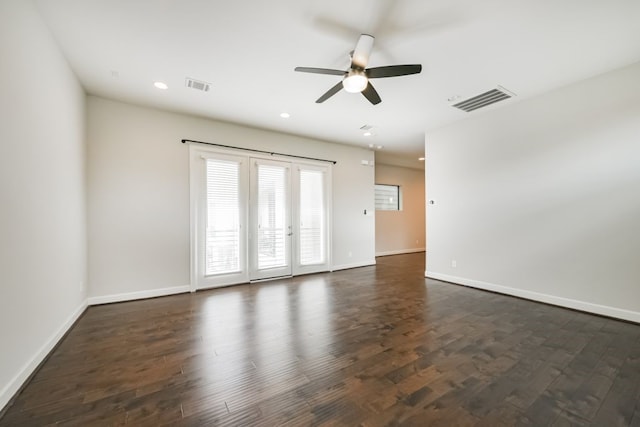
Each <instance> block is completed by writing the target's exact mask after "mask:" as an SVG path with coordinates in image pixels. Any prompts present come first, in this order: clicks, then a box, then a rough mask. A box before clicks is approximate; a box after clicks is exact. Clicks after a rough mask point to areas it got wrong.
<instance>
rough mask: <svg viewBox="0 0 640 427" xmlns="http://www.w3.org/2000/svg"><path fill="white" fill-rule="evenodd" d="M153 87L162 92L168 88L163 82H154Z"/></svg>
mask: <svg viewBox="0 0 640 427" xmlns="http://www.w3.org/2000/svg"><path fill="white" fill-rule="evenodd" d="M153 85H154V86H155V87H157V88H158V89H162V90H165V89H168V88H169V86H167V84H166V83H164V82H155V83H153Z"/></svg>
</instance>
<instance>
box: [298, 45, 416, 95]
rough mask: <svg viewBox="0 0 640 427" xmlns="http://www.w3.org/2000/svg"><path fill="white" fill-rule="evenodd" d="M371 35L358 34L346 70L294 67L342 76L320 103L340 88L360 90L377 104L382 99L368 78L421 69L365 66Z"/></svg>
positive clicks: (401, 66)
mask: <svg viewBox="0 0 640 427" xmlns="http://www.w3.org/2000/svg"><path fill="white" fill-rule="evenodd" d="M373 39H374V37H373V36H370V35H369V34H360V38H359V39H358V43H357V44H356V48H355V49H354V50H353V52H352V53H351V66H350V67H349V69H348V70H346V71H342V70H333V69H330V68H313V67H296V68H295V71H300V72H303V73H314V74H330V75H334V76H342V80H341V81H340V82H339V83H338V84H336V85H335V86H334V87H332V88H331V89H329V90H328V91H327V92H325V94H324V95H322V96H321V97H320V98H318V99H317V100H316V102H317V103H321V102H324V101H326V100H327V99H329V98H331V97H332V96H333V95H335V94H336V93H338V92H339V91H340V89H343V88H344V90H346V91H347V92H350V93H358V92H361V93H362V95H364V97H365V98H367V99H368V100H369V102H371V103H372V104H373V105H376V104H379V103H380V102H381V101H382V99H380V95H378V92H377V91H376V90H375V89H374V88H373V86H372V85H371V82H370V81H369V80H370V79H379V78H382V77H398V76H407V75H410V74H418V73H420V71H422V65H420V64H411V65H388V66H385V67H373V68H367V63H368V62H369V55H370V54H371V49H372V48H373Z"/></svg>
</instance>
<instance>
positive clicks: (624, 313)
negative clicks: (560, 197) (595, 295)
mask: <svg viewBox="0 0 640 427" xmlns="http://www.w3.org/2000/svg"><path fill="white" fill-rule="evenodd" d="M424 275H425V277H428V278H430V279H436V280H442V281H445V282H451V283H453V284H457V285H464V286H469V287H472V288H478V289H483V290H487V291H492V292H498V293H500V294H506V295H512V296H515V297H519V298H524V299H528V300H532V301H538V302H543V303H546V304H552V305H557V306H560V307H565V308H571V309H574V310H580V311H586V312H588V313H594V314H600V315H603V316H608V317H614V318H616V319H622V320H628V321H630V322H635V323H640V312H637V311H631V310H625V309H623V308H616V307H610V306H607V305H600V304H593V303H590V302H586V301H579V300H574V299H570V298H564V297H559V296H555V295H549V294H542V293H539V292H534V291H527V290H525V289H517V288H511V287H508V286H502V285H496V284H493V283H487V282H482V281H479V280H473V279H466V278H464V277H456V276H449V275H447V274H441V273H435V272H433V271H425V272H424Z"/></svg>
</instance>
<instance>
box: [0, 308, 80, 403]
mask: <svg viewBox="0 0 640 427" xmlns="http://www.w3.org/2000/svg"><path fill="white" fill-rule="evenodd" d="M86 308H87V300H84V301H83V302H82V303H81V304H80V306H79V307H78V308H77V309H76V310H75V311H74V312H73V313H72V314H71V315H70V316H69V317H68V318H67V320H65V322H64V323H63V324H62V325H61V326H60V327H59V328H58V329H57V330H56V331H55V332H54V333H53V335H51V337H49V339H48V340H47V342H46V343H45V344H44V345H43V346H42V347H40V349H39V350H38V351H37V352H36V354H35V355H34V356H33V357H32V358H31V360H29V361H28V362H27V363H26V364H25V365H24V366H23V367H22V369H20V370H19V371H18V373H17V374H16V375H15V376H14V377H13V378H12V379H11V381H9V384H7V385H6V386H5V387H4V388H3V389H2V391H0V413H2V410H3V409H4V408H5V406H6V405H7V403H9V402H10V401H11V399H12V398H13V397H14V396H15V395H16V393H17V392H18V391H19V390H20V388H21V387H22V386H23V385H24V384H25V383H26V381H27V380H28V379H29V378H30V377H31V375H32V374H33V373H34V372H35V370H36V369H37V368H38V366H40V364H41V363H42V362H43V361H44V360H45V358H46V357H47V356H48V355H49V353H50V352H51V350H53V349H54V348H55V346H56V345H57V344H58V342H59V341H60V340H61V339H62V337H64V335H65V334H66V333H67V331H68V330H69V329H70V328H71V326H73V324H74V323H75V322H76V320H78V318H80V316H81V315H82V313H84V311H85V309H86Z"/></svg>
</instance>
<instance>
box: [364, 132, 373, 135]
mask: <svg viewBox="0 0 640 427" xmlns="http://www.w3.org/2000/svg"><path fill="white" fill-rule="evenodd" d="M362 135H364V136H373V134H372V133H371V132H365V133H363V134H362Z"/></svg>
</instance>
